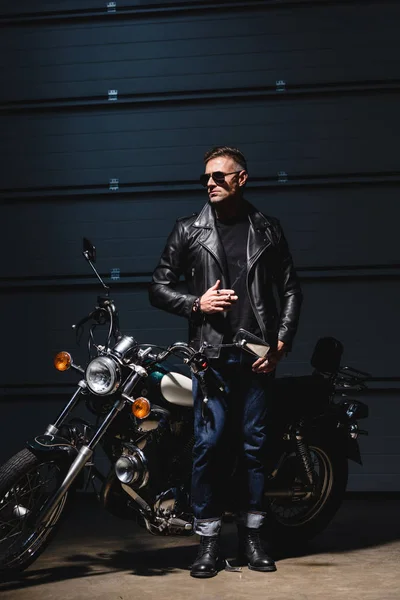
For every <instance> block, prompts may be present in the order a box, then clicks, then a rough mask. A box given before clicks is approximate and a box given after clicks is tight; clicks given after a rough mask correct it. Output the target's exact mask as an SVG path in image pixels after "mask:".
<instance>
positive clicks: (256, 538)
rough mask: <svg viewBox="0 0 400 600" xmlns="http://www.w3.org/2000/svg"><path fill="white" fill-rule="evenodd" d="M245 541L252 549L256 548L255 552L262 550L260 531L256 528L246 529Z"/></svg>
mask: <svg viewBox="0 0 400 600" xmlns="http://www.w3.org/2000/svg"><path fill="white" fill-rule="evenodd" d="M247 541H248V544H249V546H250V547H251V548H252V550H256V551H257V552H264V549H263V546H262V543H261V539H260V533H259V531H258V530H257V529H254V530H253V531H252V530H251V529H249V530H248V533H247Z"/></svg>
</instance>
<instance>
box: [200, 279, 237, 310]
mask: <svg viewBox="0 0 400 600" xmlns="http://www.w3.org/2000/svg"><path fill="white" fill-rule="evenodd" d="M220 283H221V281H220V280H219V279H217V281H216V282H215V283H214V285H213V286H212V287H210V288H209V289H208V290H207V291H206V293H205V294H203V295H202V297H201V298H200V310H201V311H202V312H203V313H206V314H208V315H211V314H213V313H219V312H224V311H225V310H229V309H230V308H231V307H232V304H234V303H235V302H236V301H237V299H238V297H237V296H236V294H235V290H224V289H222V290H220V289H219V286H220Z"/></svg>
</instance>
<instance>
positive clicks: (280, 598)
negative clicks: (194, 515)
mask: <svg viewBox="0 0 400 600" xmlns="http://www.w3.org/2000/svg"><path fill="white" fill-rule="evenodd" d="M399 504H400V497H399V495H398V494H392V495H376V494H375V495H371V494H369V495H367V494H357V495H356V494H354V495H348V496H347V497H346V500H345V502H344V504H343V506H342V508H341V510H340V511H339V513H338V515H337V516H336V518H335V520H334V521H333V522H332V524H331V525H330V526H329V527H328V528H327V529H326V531H325V532H324V533H323V534H322V535H320V536H319V537H318V538H316V539H315V540H314V541H313V542H310V544H309V545H308V546H307V548H303V549H302V552H301V553H300V554H299V553H296V554H294V553H291V552H290V551H288V552H287V553H285V554H284V555H280V556H277V555H276V554H275V555H274V554H273V553H272V555H273V556H274V558H275V559H276V561H277V567H278V570H277V572H275V573H257V572H254V571H249V570H248V569H247V568H243V570H242V572H241V573H233V572H227V571H222V572H220V573H219V574H218V576H217V577H214V578H212V579H207V580H198V579H193V578H191V577H190V576H189V571H188V565H189V564H190V562H191V561H192V560H193V558H194V557H195V555H196V543H197V541H196V538H195V537H189V538H184V539H183V538H172V537H170V538H159V537H153V536H151V535H150V534H148V533H147V532H146V531H144V530H142V529H140V528H138V527H137V526H135V525H132V524H131V523H129V522H124V521H119V520H118V519H116V518H114V517H112V516H111V515H108V514H107V513H105V512H104V511H102V510H101V509H100V508H99V507H98V506H97V505H96V504H95V502H94V501H93V499H91V498H86V499H85V498H82V497H81V498H80V500H79V504H78V506H77V507H76V508H75V512H74V513H73V514H72V515H71V517H70V518H69V520H68V521H67V522H66V523H65V524H64V526H63V529H62V531H60V533H59V536H58V537H57V538H56V540H55V541H54V542H53V544H52V545H51V546H50V547H49V548H48V549H47V550H46V552H45V553H44V555H43V556H42V557H41V558H39V560H38V561H37V562H36V563H34V564H33V565H32V566H31V567H30V569H28V570H27V571H26V572H25V573H24V574H23V575H22V576H21V577H20V578H19V579H16V580H14V581H9V582H6V583H1V584H0V596H1V599H2V600H22V599H24V600H27V599H29V600H39V599H40V600H50V599H53V598H57V599H59V600H86V599H89V598H90V599H92V598H96V599H98V600H128V599H131V598H132V599H133V598H134V599H140V600H149V599H156V598H157V599H160V600H162V599H170V598H171V599H174V600H189V599H190V600H200V599H201V600H205V599H207V600H214V599H218V600H242V599H243V600H244V599H246V600H247V599H251V600H257V599H259V598H260V599H261V598H263V599H271V600H272V599H273V600H293V599H296V600H320V599H332V600H345V599H346V600H361V599H362V600H378V599H379V600H400V518H399V507H400V506H399ZM222 543H223V548H224V550H225V553H226V555H227V556H230V557H232V556H234V552H235V546H236V539H235V526H234V525H233V524H225V525H224V533H223V537H222Z"/></svg>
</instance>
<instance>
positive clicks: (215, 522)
mask: <svg viewBox="0 0 400 600" xmlns="http://www.w3.org/2000/svg"><path fill="white" fill-rule="evenodd" d="M221 525H222V519H195V520H194V532H195V533H197V534H198V535H205V536H207V537H209V536H211V535H219V532H220V531H221Z"/></svg>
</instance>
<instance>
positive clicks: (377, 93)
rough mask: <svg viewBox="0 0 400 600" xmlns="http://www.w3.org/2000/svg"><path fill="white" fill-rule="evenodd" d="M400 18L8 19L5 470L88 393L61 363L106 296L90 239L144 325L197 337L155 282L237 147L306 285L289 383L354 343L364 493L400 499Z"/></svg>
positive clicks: (288, 6)
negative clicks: (334, 349)
mask: <svg viewBox="0 0 400 600" xmlns="http://www.w3.org/2000/svg"><path fill="white" fill-rule="evenodd" d="M399 17H400V7H399V5H398V3H396V2H389V1H383V2H365V3H359V2H352V1H351V0H348V1H347V2H333V1H332V2H321V1H319V2H317V1H314V2H312V1H308V2H305V1H301V0H298V1H292V2H288V1H285V0H282V1H280V2H274V1H271V2H265V1H248V2H232V1H230V2H213V3H210V2H208V3H207V2H189V1H185V2H184V1H182V2H178V1H175V2H170V1H165V2H158V3H157V4H154V3H151V2H147V1H146V2H143V1H141V2H140V4H139V5H138V3H137V2H135V1H132V2H129V1H126V2H124V3H123V4H121V3H120V2H116V3H115V2H102V3H100V2H95V1H93V0H80V1H79V2H78V1H77V0H75V1H73V0H64V1H63V2H44V1H41V2H36V3H34V5H33V3H32V2H28V1H27V0H26V1H20V2H18V5H15V4H13V5H11V4H8V5H7V6H2V7H0V24H1V25H2V36H1V38H0V47H1V50H2V51H1V53H0V65H1V67H0V68H1V71H2V82H3V85H2V86H1V88H0V127H1V131H2V135H1V141H0V152H1V173H2V176H1V183H0V201H1V223H0V228H1V229H0V231H1V236H0V252H1V256H2V266H1V273H0V287H1V288H2V294H1V297H0V310H1V314H2V315H3V326H2V331H3V339H4V340H5V343H4V344H3V351H2V366H3V368H2V371H1V376H0V389H1V390H2V391H3V402H2V403H1V404H0V411H1V412H2V418H1V422H2V424H3V425H4V426H3V427H2V429H3V438H2V442H1V445H0V454H1V455H2V456H3V457H5V456H6V455H8V454H9V453H10V452H9V450H10V447H11V448H12V451H14V450H16V449H17V448H18V447H19V446H20V445H21V441H22V440H21V439H20V438H21V436H22V435H29V431H28V427H27V425H23V426H22V429H23V432H22V430H19V431H18V432H16V436H15V438H14V439H13V440H11V446H10V445H9V442H10V434H9V433H8V432H9V431H10V430H11V429H12V427H13V426H14V423H16V416H17V415H18V414H20V413H21V409H22V406H23V407H24V409H23V414H24V415H25V420H26V422H28V421H29V422H31V421H32V422H33V421H34V420H35V419H36V421H38V422H39V421H40V424H41V425H42V424H43V420H42V413H43V411H42V410H41V411H40V415H41V416H40V418H39V416H38V413H37V412H35V411H37V407H38V406H39V402H38V395H39V394H40V397H41V398H42V399H45V400H46V399H48V400H49V402H48V409H49V411H52V410H54V409H55V405H56V404H57V403H56V402H55V401H54V402H50V400H51V399H52V398H53V397H54V394H56V393H61V392H62V391H63V390H66V385H67V384H66V382H71V381H72V378H71V377H70V376H69V375H67V376H65V377H63V376H61V375H57V374H56V373H55V371H54V372H53V370H52V367H51V354H52V352H53V351H55V350H58V349H59V348H61V347H67V348H70V349H71V350H74V342H73V337H72V333H71V329H70V325H71V324H72V323H73V322H76V321H77V320H78V318H79V317H80V316H82V315H83V314H85V313H86V312H89V310H90V309H91V307H92V305H93V303H94V301H95V297H96V293H97V288H96V285H95V284H94V282H93V280H92V278H91V276H90V273H89V271H88V268H87V266H86V264H85V263H84V261H83V259H82V257H81V255H80V249H81V238H82V236H83V235H86V236H88V237H89V238H91V239H92V240H93V241H94V243H95V244H96V246H97V247H98V259H99V260H98V267H99V269H100V271H101V272H102V273H103V274H105V275H109V274H110V273H111V270H112V269H114V268H117V269H120V272H121V279H120V280H119V281H116V282H115V286H114V290H115V293H114V296H115V298H116V300H117V302H118V306H119V308H120V311H121V320H122V324H123V327H124V329H125V330H126V331H129V332H132V333H135V335H136V337H138V338H139V339H140V340H141V341H146V342H147V341H153V342H158V343H167V342H170V341H172V340H175V339H177V338H181V339H185V337H186V323H185V322H183V321H182V320H180V319H178V318H175V317H172V316H169V315H166V314H164V313H162V312H160V311H156V310H155V309H153V308H151V307H150V306H149V303H148V301H147V292H146V285H147V282H148V281H149V277H150V274H151V271H152V269H153V268H154V266H155V264H156V261H157V259H158V256H159V254H160V252H161V249H162V247H163V245H164V242H165V239H166V236H167V234H168V232H169V230H170V228H171V227H172V225H173V223H174V221H175V219H176V218H177V217H179V216H183V215H185V214H190V213H192V212H195V211H198V210H199V209H200V208H201V206H202V204H203V203H204V202H205V199H206V198H205V195H204V191H203V190H201V189H200V188H199V185H198V183H197V180H198V175H199V174H200V172H201V171H202V168H203V166H202V155H203V153H204V151H205V150H207V149H208V148H209V147H210V146H212V145H215V144H220V143H228V144H234V145H237V146H239V147H240V148H241V149H242V150H243V151H244V153H245V154H246V156H247V157H248V162H249V169H250V177H251V184H250V185H249V187H248V193H247V197H248V199H249V200H250V201H252V202H253V203H254V204H256V205H257V206H258V207H259V208H260V209H262V210H264V211H265V212H267V213H269V214H272V215H274V216H277V217H278V218H280V219H281V221H282V224H283V226H284V229H285V231H286V233H287V237H288V238H289V241H290V245H291V248H292V251H293V255H294V258H295V261H296V264H297V265H298V268H299V273H300V276H301V278H302V281H303V287H304V291H305V303H304V310H303V315H302V321H301V326H300V330H299V334H298V337H297V340H296V347H295V349H294V351H293V353H292V355H291V357H290V359H288V360H287V361H286V362H285V363H283V364H282V366H281V373H282V374H283V373H306V372H308V371H309V367H308V360H309V356H310V355H311V352H312V347H313V345H314V343H315V341H316V339H317V338H318V337H319V336H322V335H334V336H336V337H338V338H339V339H341V340H342V341H343V343H344V344H345V348H346V352H345V361H346V362H348V363H350V364H352V365H353V366H355V367H358V368H360V369H363V370H368V371H370V372H372V373H373V375H374V376H375V377H376V378H380V379H381V380H380V381H376V382H375V383H374V384H373V385H374V387H375V388H376V390H375V391H374V393H373V394H371V395H370V396H369V397H368V398H367V401H368V402H369V403H370V406H371V417H370V419H369V420H368V424H367V426H368V428H369V429H370V432H371V435H370V437H369V438H368V439H363V440H362V442H361V443H362V449H363V452H364V457H365V466H364V469H363V470H361V469H359V468H358V467H357V468H354V469H353V475H352V478H351V489H397V490H399V489H400V468H399V466H398V465H399V460H398V459H399V456H398V455H399V451H398V441H399V436H398V432H397V429H396V428H395V423H396V418H397V419H398V418H399V417H400V408H399V407H400V401H399V398H398V392H397V391H396V390H394V391H393V388H395V387H398V386H399V383H398V381H399V378H398V367H397V363H398V361H397V356H398V350H397V345H398V339H399V334H400V326H399V318H398V298H399V292H400V285H399V274H400V267H399V264H400V257H399V254H400V253H399V247H398V242H397V223H398V217H399V216H400V210H399V208H398V202H396V200H397V195H398V190H399V180H400V168H399V164H398V157H397V152H396V147H397V140H398V138H399V133H400V131H399V130H400V120H399V117H398V102H399V96H400V78H399V62H400V60H399V59H400V53H399V40H398V27H397V23H398V19H399ZM110 188H111V189H110ZM115 188H117V189H115ZM21 348H23V349H24V360H23V365H21V363H20V362H18V361H17V360H16V358H17V356H18V355H19V354H20V352H21ZM396 379H397V381H395V380H396ZM61 381H62V384H61V383H60V382H61ZM68 385H70V383H68ZM68 385H67V387H68ZM29 396H32V400H31V405H30V406H31V408H30V409H27V408H26V406H27V405H26V398H27V397H29ZM12 398H14V400H12ZM13 402H14V403H13ZM40 406H42V404H40ZM35 407H36V408H35ZM27 410H28V412H27ZM48 420H49V418H46V419H45V423H47V421H48ZM38 426H39V424H38ZM6 430H7V435H6ZM22 439H23V438H22Z"/></svg>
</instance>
